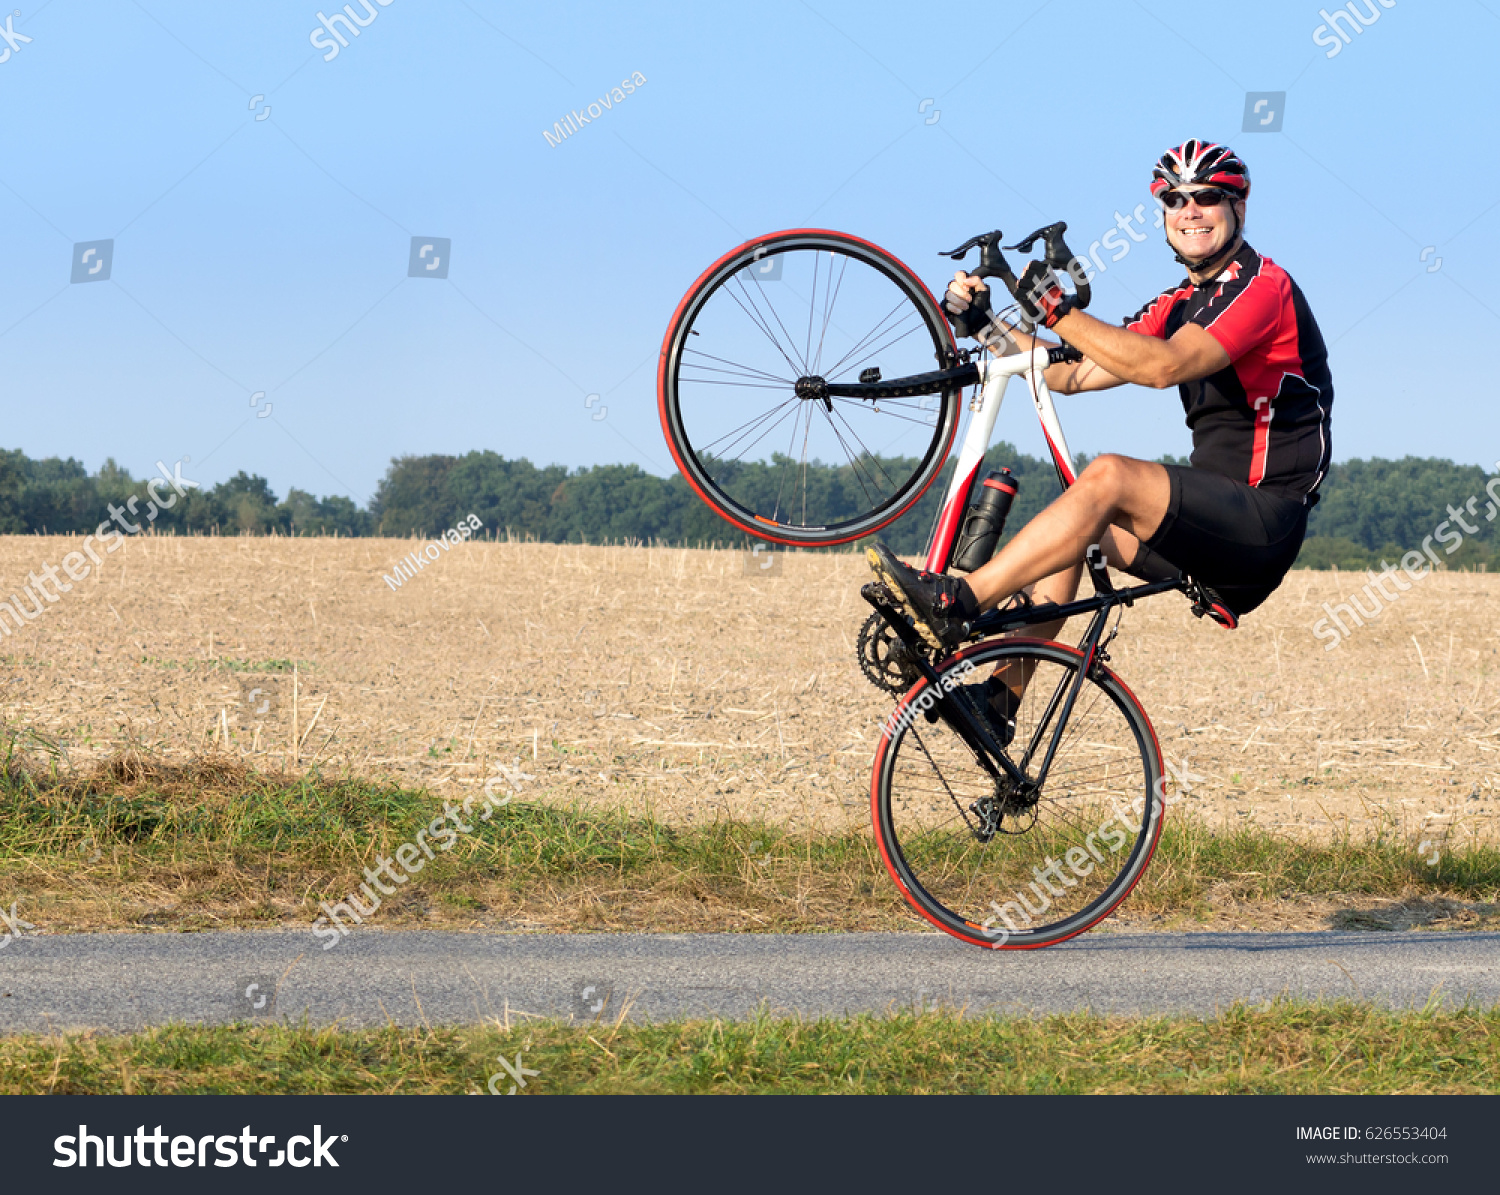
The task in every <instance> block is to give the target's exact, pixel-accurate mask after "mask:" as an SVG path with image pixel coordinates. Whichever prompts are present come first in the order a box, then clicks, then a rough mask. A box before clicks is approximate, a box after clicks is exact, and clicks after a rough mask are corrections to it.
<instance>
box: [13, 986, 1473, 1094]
mask: <svg viewBox="0 0 1500 1195" xmlns="http://www.w3.org/2000/svg"><path fill="white" fill-rule="evenodd" d="M502 1054H503V1055H504V1056H505V1057H506V1059H507V1060H508V1061H509V1062H510V1063H511V1064H512V1067H513V1068H517V1067H519V1068H524V1069H525V1070H526V1071H535V1072H536V1074H535V1075H530V1076H524V1075H523V1077H525V1078H526V1086H525V1088H524V1090H522V1089H519V1088H518V1091H517V1094H523V1095H541V1094H570V1093H605V1092H639V1093H654V1092H664V1093H715V1092H717V1093H774V1092H784V1093H832V1092H848V1093H864V1094H886V1093H929V1092H930V1093H978V1092H985V1093H1038V1094H1040V1093H1057V1094H1069V1093H1072V1094H1076V1093H1088V1092H1120V1093H1129V1092H1142V1093H1185V1094H1195V1093H1204V1094H1208V1093H1263V1094H1293V1093H1350V1094H1383V1093H1436V1092H1492V1091H1495V1090H1496V1089H1497V1087H1500V1012H1496V1011H1489V1012H1480V1011H1475V1010H1471V1009H1460V1010H1448V1011H1444V1010H1437V1009H1431V1008H1430V1009H1427V1010H1424V1011H1420V1012H1400V1013H1398V1012H1389V1011H1383V1010H1379V1009H1373V1008H1370V1007H1366V1006H1360V1005H1355V1004H1349V1003H1337V1004H1307V1003H1297V1002H1292V1001H1284V1002H1276V1003H1273V1004H1271V1005H1269V1006H1264V1007H1258V1008H1250V1007H1245V1006H1235V1007H1233V1008H1231V1009H1229V1010H1228V1011H1226V1012H1224V1013H1222V1014H1221V1015H1219V1016H1215V1017H1204V1018H1199V1017H1152V1018H1137V1019H1132V1018H1126V1017H1098V1016H1092V1015H1087V1014H1070V1015H1066V1016H1049V1017H1040V1018H1035V1019H1032V1018H1025V1017H1019V1018H1018V1017H972V1016H964V1015H962V1014H961V1013H957V1012H923V1013H912V1012H906V1013H894V1014H892V1015H888V1016H868V1015H866V1016H858V1017H852V1018H848V1019H831V1020H776V1019H772V1018H769V1017H761V1018H758V1019H754V1020H749V1021H743V1022H720V1021H683V1022H671V1023H666V1024H661V1025H630V1024H627V1025H621V1026H618V1027H615V1026H611V1025H592V1026H573V1025H567V1024H563V1023H558V1022H552V1021H540V1022H535V1021H534V1022H528V1023H526V1024H524V1025H513V1026H512V1027H511V1029H510V1030H509V1031H505V1030H504V1029H502V1028H500V1027H498V1026H488V1027H473V1028H444V1027H439V1028H436V1029H433V1030H427V1029H416V1030H408V1029H399V1028H383V1029H372V1030H358V1031H350V1030H343V1031H340V1030H334V1029H317V1028H311V1027H306V1026H302V1027H288V1026H275V1025H256V1026H251V1025H234V1026H223V1027H202V1026H184V1025H175V1026H170V1027H167V1028H162V1029H155V1030H151V1031H149V1032H144V1033H138V1034H134V1035H130V1036H107V1035H100V1034H92V1033H90V1034H81V1035H72V1036H66V1037H57V1038H39V1037H14V1038H4V1039H0V1094H36V1093H46V1092H53V1093H73V1094H85V1093H113V1092H134V1093H142V1094H145V1093H195V1094H196V1093H252V1094H285V1093H322V1092H327V1093H405V1094H440V1093H450V1094H461V1093H465V1092H469V1093H475V1092H477V1093H483V1092H485V1091H486V1090H489V1089H490V1088H491V1087H492V1086H493V1088H494V1090H495V1093H496V1094H502V1093H508V1092H509V1089H510V1088H511V1087H512V1086H515V1082H514V1080H513V1078H512V1077H511V1075H510V1074H509V1073H508V1072H507V1071H506V1070H505V1069H503V1068H502V1067H501V1066H500V1064H499V1062H498V1058H499V1057H500V1056H501V1055H502ZM517 1055H519V1056H520V1057H519V1059H517ZM492 1076H493V1077H494V1083H493V1085H492V1083H491V1077H492Z"/></svg>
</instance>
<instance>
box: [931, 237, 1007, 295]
mask: <svg viewBox="0 0 1500 1195" xmlns="http://www.w3.org/2000/svg"><path fill="white" fill-rule="evenodd" d="M1004 235H1005V234H1004V233H1003V232H1001V231H1000V230H999V229H998V228H997V229H995V230H994V231H993V232H985V233H981V234H980V235H979V236H977V237H970V238H969V239H968V240H967V241H965V242H964V243H963V244H962V245H960V246H959V247H958V248H957V249H950V250H948V251H947V252H946V253H944V254H943V256H944V257H951V258H952V259H953V260H954V261H962V260H963V259H964V257H965V256H966V255H967V254H968V252H969V250H970V249H972V248H974V246H976V245H978V246H979V268H978V269H976V270H975V271H974V277H976V278H998V279H1000V281H1001V282H1003V283H1004V284H1005V289H1006V290H1008V291H1009V292H1010V294H1011V297H1012V298H1014V297H1015V293H1016V286H1017V285H1018V284H1017V282H1016V276H1015V274H1014V273H1013V272H1012V271H1011V268H1010V263H1009V262H1007V261H1006V260H1005V255H1004V254H1003V253H1001V252H1000V241H1001V238H1002V237H1004Z"/></svg>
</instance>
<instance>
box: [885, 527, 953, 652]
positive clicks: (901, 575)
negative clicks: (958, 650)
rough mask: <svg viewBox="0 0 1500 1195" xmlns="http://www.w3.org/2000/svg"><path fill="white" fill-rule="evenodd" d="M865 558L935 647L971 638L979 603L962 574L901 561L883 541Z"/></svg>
mask: <svg viewBox="0 0 1500 1195" xmlns="http://www.w3.org/2000/svg"><path fill="white" fill-rule="evenodd" d="M865 559H866V560H868V561H869V562H870V568H871V569H873V570H874V572H875V575H876V576H877V577H878V578H880V580H881V581H883V582H885V585H886V587H887V588H888V589H889V590H890V591H891V596H892V597H894V598H895V599H896V601H897V603H899V604H900V606H901V608H902V609H903V610H905V611H906V613H907V614H909V615H910V616H911V618H912V621H913V622H914V623H915V624H916V628H917V633H918V634H919V635H921V636H922V638H923V639H925V640H927V642H928V643H929V644H930V645H931V646H932V647H934V648H936V649H937V650H938V651H948V650H950V649H952V648H954V647H956V646H957V645H958V644H960V643H962V642H963V641H964V640H965V639H966V638H968V634H969V627H968V624H969V623H970V622H971V621H973V620H974V619H976V618H978V617H979V603H978V602H976V601H975V600H974V593H973V591H972V590H971V589H970V588H969V587H968V586H967V585H965V584H964V582H963V581H962V580H961V579H960V578H958V577H950V576H948V575H946V574H943V573H929V572H925V571H919V570H917V569H914V568H912V567H911V566H910V565H907V564H902V563H901V561H899V560H897V559H896V557H895V554H894V553H893V552H891V550H890V549H889V548H887V547H886V546H885V545H884V544H875V545H874V546H872V547H869V548H866V549H865Z"/></svg>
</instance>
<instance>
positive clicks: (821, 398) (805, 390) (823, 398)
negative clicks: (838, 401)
mask: <svg viewBox="0 0 1500 1195" xmlns="http://www.w3.org/2000/svg"><path fill="white" fill-rule="evenodd" d="M794 390H795V392H796V395H797V397H798V398H801V399H806V400H808V401H810V402H821V403H822V404H823V405H824V406H825V407H827V408H828V410H830V411H831V410H833V399H831V398H829V397H828V381H827V379H826V378H820V377H818V375H817V374H806V375H804V376H802V377H800V378H798V379H797V383H796V385H795V387H794Z"/></svg>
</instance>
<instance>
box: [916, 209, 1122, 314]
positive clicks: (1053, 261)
mask: <svg viewBox="0 0 1500 1195" xmlns="http://www.w3.org/2000/svg"><path fill="white" fill-rule="evenodd" d="M1067 230H1068V226H1067V224H1066V223H1065V222H1064V221H1062V220H1059V221H1057V223H1055V224H1048V225H1047V226H1046V227H1044V228H1038V229H1037V230H1036V231H1035V232H1033V233H1032V234H1031V235H1030V236H1028V237H1025V238H1024V239H1022V240H1020V241H1017V242H1016V243H1015V244H1014V245H1005V246H1003V248H1006V249H1013V250H1015V251H1017V252H1020V253H1030V252H1031V248H1032V246H1033V245H1035V244H1036V242H1037V239H1038V238H1041V240H1042V242H1043V245H1044V248H1045V252H1046V259H1047V264H1048V265H1049V266H1051V267H1052V268H1053V269H1054V270H1064V271H1066V272H1067V274H1068V276H1069V277H1070V278H1072V280H1073V285H1074V287H1075V288H1076V289H1077V291H1078V306H1079V307H1087V306H1088V305H1089V300H1090V299H1091V298H1092V297H1093V294H1092V292H1091V290H1090V288H1089V283H1088V277H1087V275H1086V274H1085V272H1084V267H1083V266H1082V264H1080V263H1079V262H1078V259H1077V258H1076V257H1075V256H1074V254H1073V251H1072V250H1071V249H1069V248H1068V244H1067V242H1066V241H1064V240H1063V233H1065V232H1067ZM1003 235H1004V234H1003V233H1001V231H1000V230H999V229H998V228H997V229H995V231H993V232H986V233H981V234H980V235H979V236H977V237H970V238H969V239H968V240H967V241H965V242H964V243H963V244H962V245H960V246H959V247H958V248H957V249H950V250H948V251H947V252H945V253H944V254H943V256H944V257H951V258H952V259H953V260H954V261H962V260H963V259H964V257H965V256H966V255H967V254H968V252H969V250H970V249H972V248H974V246H976V245H978V246H979V268H978V269H977V270H975V271H974V276H975V277H976V278H998V279H1000V281H1001V282H1003V283H1004V284H1005V289H1006V290H1008V291H1009V292H1010V294H1011V297H1012V298H1014V299H1016V300H1018V301H1019V299H1020V296H1019V295H1017V294H1016V290H1017V288H1018V287H1019V285H1020V284H1019V283H1018V282H1017V281H1016V276H1015V274H1014V273H1013V272H1012V270H1011V268H1010V263H1009V262H1007V261H1006V260H1005V254H1003V253H1002V252H1001V251H1000V250H1001V248H1002V246H1001V244H1000V240H1001V237H1002V236H1003Z"/></svg>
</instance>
